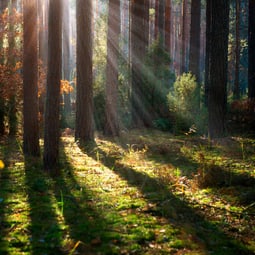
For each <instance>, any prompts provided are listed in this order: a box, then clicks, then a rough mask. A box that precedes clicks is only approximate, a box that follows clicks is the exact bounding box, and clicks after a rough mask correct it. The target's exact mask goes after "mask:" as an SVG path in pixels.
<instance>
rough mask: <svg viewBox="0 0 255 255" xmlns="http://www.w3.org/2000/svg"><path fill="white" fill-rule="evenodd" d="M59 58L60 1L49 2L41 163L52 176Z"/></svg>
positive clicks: (55, 155) (55, 164)
mask: <svg viewBox="0 0 255 255" xmlns="http://www.w3.org/2000/svg"><path fill="white" fill-rule="evenodd" d="M61 57H62V0H50V2H49V37H48V72H47V87H46V104H45V127H44V155H43V163H44V169H45V170H46V171H49V172H52V173H53V174H58V171H59V170H58V161H59V136H60V134H59V132H60V131H59V112H60V80H61Z"/></svg>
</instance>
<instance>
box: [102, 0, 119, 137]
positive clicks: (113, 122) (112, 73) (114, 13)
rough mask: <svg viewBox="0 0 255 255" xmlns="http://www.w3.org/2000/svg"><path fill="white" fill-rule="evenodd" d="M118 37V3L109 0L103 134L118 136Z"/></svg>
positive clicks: (114, 0) (117, 0)
mask: <svg viewBox="0 0 255 255" xmlns="http://www.w3.org/2000/svg"><path fill="white" fill-rule="evenodd" d="M119 35H120V1H119V0H109V13H108V33H107V66H106V112H105V115H106V122H105V127H104V133H105V134H106V135H110V136H118V135H119V120H118V82H119V81H118V73H119V68H118V59H119Z"/></svg>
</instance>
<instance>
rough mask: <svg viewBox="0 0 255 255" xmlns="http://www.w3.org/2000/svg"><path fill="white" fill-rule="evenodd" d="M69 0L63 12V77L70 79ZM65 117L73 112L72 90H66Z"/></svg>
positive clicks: (66, 0) (65, 2) (66, 1)
mask: <svg viewBox="0 0 255 255" xmlns="http://www.w3.org/2000/svg"><path fill="white" fill-rule="evenodd" d="M69 8H70V6H69V0H65V1H64V6H63V13H64V17H65V22H64V23H63V24H64V25H63V78H64V80H67V81H70V11H69ZM63 96H64V113H63V115H64V117H66V115H68V114H70V113H71V95H70V92H69V93H68V92H64V95H63Z"/></svg>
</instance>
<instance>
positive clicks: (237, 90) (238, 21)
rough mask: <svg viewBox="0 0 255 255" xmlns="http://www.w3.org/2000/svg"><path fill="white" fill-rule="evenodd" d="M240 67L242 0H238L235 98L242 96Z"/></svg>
mask: <svg viewBox="0 0 255 255" xmlns="http://www.w3.org/2000/svg"><path fill="white" fill-rule="evenodd" d="M239 69H240V0H236V45H235V81H234V98H235V99H239V98H240V84H239Z"/></svg>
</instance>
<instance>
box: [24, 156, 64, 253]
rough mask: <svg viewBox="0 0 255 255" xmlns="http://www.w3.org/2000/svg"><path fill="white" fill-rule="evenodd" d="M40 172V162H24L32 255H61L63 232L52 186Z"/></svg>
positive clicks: (27, 159)
mask: <svg viewBox="0 0 255 255" xmlns="http://www.w3.org/2000/svg"><path fill="white" fill-rule="evenodd" d="M42 169H43V168H42V165H41V162H40V161H39V159H34V158H30V157H26V158H25V173H26V189H27V195H28V202H29V205H30V213H29V217H30V220H31V223H30V229H29V230H30V234H31V240H30V242H31V254H34V255H40V254H52V255H53V254H64V253H63V250H62V243H63V235H64V231H63V229H61V225H60V224H59V219H58V215H57V213H56V208H54V201H53V194H52V187H53V185H54V184H53V183H54V182H53V180H52V179H51V178H50V177H49V176H48V175H47V174H46V173H45V172H43V171H42Z"/></svg>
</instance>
